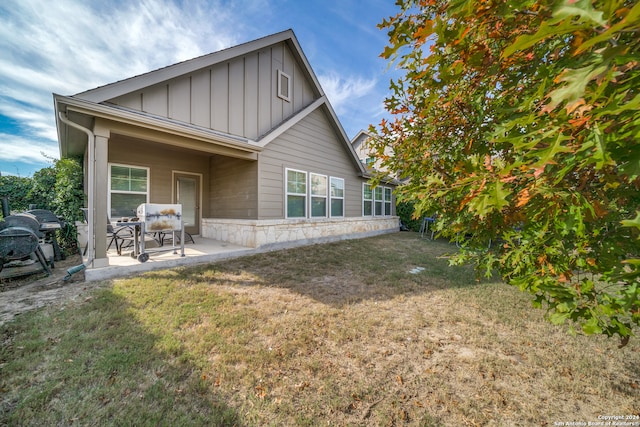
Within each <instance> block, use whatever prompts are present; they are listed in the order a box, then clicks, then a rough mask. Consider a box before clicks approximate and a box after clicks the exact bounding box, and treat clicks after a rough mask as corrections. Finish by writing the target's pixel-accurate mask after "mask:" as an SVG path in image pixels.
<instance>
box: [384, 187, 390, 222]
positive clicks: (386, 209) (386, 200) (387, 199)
mask: <svg viewBox="0 0 640 427" xmlns="http://www.w3.org/2000/svg"><path fill="white" fill-rule="evenodd" d="M384 214H385V216H390V215H391V189H390V188H388V187H385V188H384Z"/></svg>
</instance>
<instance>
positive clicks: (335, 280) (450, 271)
mask: <svg viewBox="0 0 640 427" xmlns="http://www.w3.org/2000/svg"><path fill="white" fill-rule="evenodd" d="M456 250H457V249H456V247H455V245H452V244H450V243H448V242H446V241H443V240H435V241H432V240H428V239H423V238H421V237H420V235H419V234H418V233H413V232H403V233H394V234H387V235H383V236H377V237H372V238H366V239H356V240H347V241H341V242H336V243H327V244H319V245H312V246H305V247H299V248H294V249H287V250H279V251H274V252H267V253H262V254H258V255H252V256H246V257H242V258H237V259H232V260H227V261H223V262H219V263H215V264H208V265H202V266H195V267H186V268H181V269H174V270H165V271H155V272H150V273H146V274H145V277H146V278H156V279H158V280H161V279H168V278H174V279H176V280H183V281H184V283H185V284H188V283H191V284H198V285H201V284H203V283H208V284H211V285H216V284H220V285H230V286H262V287H278V288H283V289H289V290H291V291H293V292H297V293H299V294H302V295H305V296H307V297H309V298H312V299H314V300H316V301H319V302H322V303H324V304H328V305H331V306H334V307H342V306H344V305H348V304H353V303H358V302H361V301H365V300H384V299H391V298H394V297H395V296H398V295H406V294H415V293H424V292H431V291H434V290H438V289H446V288H461V287H470V286H476V285H477V284H478V283H479V281H478V280H477V277H476V275H475V272H474V271H473V269H472V268H471V267H469V266H464V267H459V266H450V265H449V258H448V256H447V254H450V253H453V252H456Z"/></svg>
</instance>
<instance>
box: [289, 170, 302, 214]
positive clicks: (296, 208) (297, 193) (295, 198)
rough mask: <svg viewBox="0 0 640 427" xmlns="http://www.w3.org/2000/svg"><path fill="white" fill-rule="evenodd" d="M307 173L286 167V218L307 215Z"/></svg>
mask: <svg viewBox="0 0 640 427" xmlns="http://www.w3.org/2000/svg"><path fill="white" fill-rule="evenodd" d="M306 207H307V173H306V172H303V171H298V170H293V169H287V218H306V216H307V209H306Z"/></svg>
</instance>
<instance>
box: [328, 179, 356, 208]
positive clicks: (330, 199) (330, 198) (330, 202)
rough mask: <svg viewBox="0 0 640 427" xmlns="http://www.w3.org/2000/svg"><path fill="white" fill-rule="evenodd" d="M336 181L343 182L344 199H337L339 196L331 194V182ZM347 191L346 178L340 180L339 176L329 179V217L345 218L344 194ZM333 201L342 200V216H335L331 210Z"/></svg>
mask: <svg viewBox="0 0 640 427" xmlns="http://www.w3.org/2000/svg"><path fill="white" fill-rule="evenodd" d="M334 179H336V180H340V181H342V197H337V196H336V197H334V196H333V195H332V194H331V181H332V180H334ZM345 191H346V189H345V186H344V178H338V177H337V176H331V177H329V206H328V209H329V217H331V218H344V207H345V206H344V193H345ZM333 200H342V215H333V210H332V209H331V204H332V201H333ZM363 209H364V208H363Z"/></svg>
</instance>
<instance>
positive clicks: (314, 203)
mask: <svg viewBox="0 0 640 427" xmlns="http://www.w3.org/2000/svg"><path fill="white" fill-rule="evenodd" d="M311 216H312V217H321V216H327V177H326V176H325V175H318V174H315V173H312V174H311Z"/></svg>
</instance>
